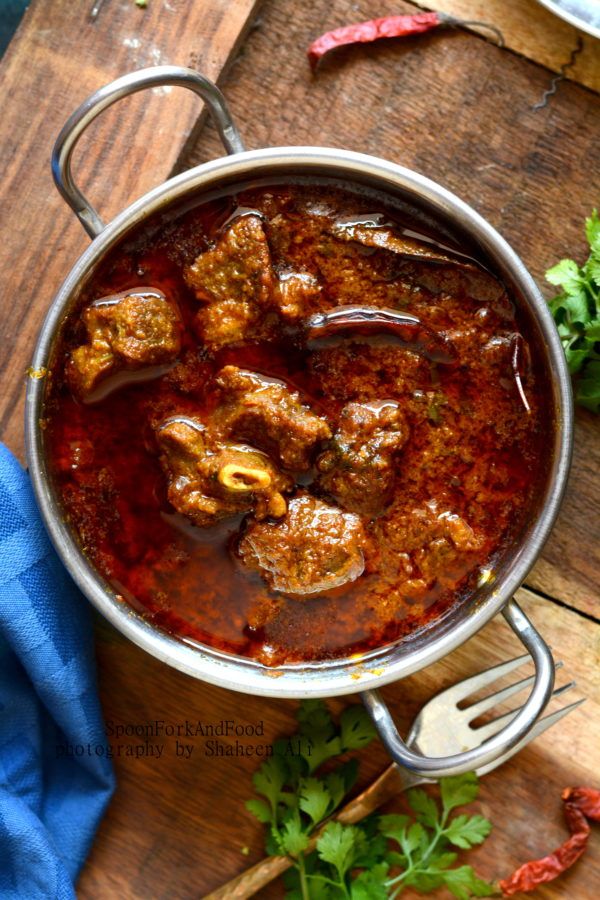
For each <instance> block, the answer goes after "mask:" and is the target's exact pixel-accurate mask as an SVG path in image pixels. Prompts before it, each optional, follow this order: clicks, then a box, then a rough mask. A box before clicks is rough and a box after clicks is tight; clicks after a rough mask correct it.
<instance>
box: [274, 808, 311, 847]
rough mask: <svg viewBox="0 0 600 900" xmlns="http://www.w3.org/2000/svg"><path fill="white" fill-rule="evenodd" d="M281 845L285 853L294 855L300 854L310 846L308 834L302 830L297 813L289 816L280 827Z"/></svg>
mask: <svg viewBox="0 0 600 900" xmlns="http://www.w3.org/2000/svg"><path fill="white" fill-rule="evenodd" d="M279 846H280V847H281V850H282V851H283V853H284V854H286V855H288V856H293V857H297V856H299V855H300V854H301V853H303V852H304V850H306V848H307V847H308V835H307V834H306V832H304V831H303V830H302V823H301V821H300V818H299V817H298V816H297V815H296V816H293V817H291V818H289V819H288V820H287V822H286V823H285V824H284V825H283V826H282V827H281V828H280V829H279Z"/></svg>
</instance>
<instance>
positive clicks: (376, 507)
mask: <svg viewBox="0 0 600 900" xmlns="http://www.w3.org/2000/svg"><path fill="white" fill-rule="evenodd" d="M407 439H408V426H407V424H406V419H405V418H404V415H403V413H402V411H401V409H400V407H399V405H398V404H397V403H395V402H394V401H393V400H382V401H375V402H371V403H348V404H347V405H346V406H345V407H344V408H343V409H342V412H341V415H340V421H339V425H338V428H337V430H336V432H335V434H334V436H333V440H332V441H331V445H330V447H329V448H328V449H327V450H326V451H325V453H323V454H322V455H321V456H320V457H319V459H318V460H317V468H318V470H319V472H320V476H319V481H318V483H319V486H320V488H321V489H322V490H324V491H326V492H327V493H328V494H329V495H330V496H332V497H334V498H335V500H336V501H337V502H338V503H339V504H340V506H343V507H344V508H345V509H351V510H353V511H354V512H358V513H362V514H365V515H371V516H372V515H377V514H380V513H382V512H383V510H384V509H385V508H386V506H388V505H389V503H391V501H392V499H393V494H394V481H395V474H396V464H395V455H396V454H397V452H398V451H399V450H401V449H402V447H403V446H404V444H405V443H406V441H407Z"/></svg>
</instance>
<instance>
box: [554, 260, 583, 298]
mask: <svg viewBox="0 0 600 900" xmlns="http://www.w3.org/2000/svg"><path fill="white" fill-rule="evenodd" d="M546 281H549V282H550V284H555V285H558V286H559V287H561V288H562V289H563V290H564V291H565V292H566V293H568V294H570V293H572V292H573V291H577V290H579V286H580V284H581V275H580V272H579V266H578V265H577V263H576V262H575V261H574V260H572V259H561V261H560V262H559V263H557V264H556V265H555V266H552V268H551V269H548V271H547V272H546Z"/></svg>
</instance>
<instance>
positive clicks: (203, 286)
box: [184, 215, 274, 349]
mask: <svg viewBox="0 0 600 900" xmlns="http://www.w3.org/2000/svg"><path fill="white" fill-rule="evenodd" d="M184 277H185V280H186V282H187V284H188V285H189V286H190V287H191V288H192V289H193V290H194V291H195V293H196V296H197V298H198V300H200V301H201V302H202V303H203V304H204V305H203V308H202V309H201V310H200V312H199V313H198V317H197V321H198V326H199V331H200V334H201V336H202V338H203V340H204V342H205V343H206V345H207V346H208V347H210V348H212V349H215V348H218V347H221V346H224V345H225V344H231V343H234V342H236V341H242V340H244V339H246V338H248V337H251V336H252V333H253V330H254V328H255V326H256V325H257V323H258V322H259V320H260V318H261V316H262V315H263V314H264V311H265V309H266V308H267V307H268V306H269V305H270V304H271V303H272V296H273V289H274V278H273V269H272V267H271V253H270V251H269V245H268V243H267V238H266V235H265V231H264V228H263V223H262V220H261V218H260V216H258V215H244V216H240V217H239V218H237V219H235V220H234V221H233V222H232V224H231V225H230V226H229V228H227V230H226V231H225V233H224V234H223V236H222V237H221V239H220V240H219V242H218V243H217V245H216V247H214V248H213V249H212V250H207V251H206V253H201V254H200V256H198V258H197V259H196V260H195V262H193V263H192V265H191V266H188V267H187V268H186V269H185V271H184Z"/></svg>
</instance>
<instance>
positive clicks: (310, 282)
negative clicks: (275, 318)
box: [275, 272, 321, 321]
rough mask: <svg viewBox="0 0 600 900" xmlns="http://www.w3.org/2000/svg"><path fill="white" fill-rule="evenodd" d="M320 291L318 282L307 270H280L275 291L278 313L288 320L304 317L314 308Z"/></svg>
mask: <svg viewBox="0 0 600 900" xmlns="http://www.w3.org/2000/svg"><path fill="white" fill-rule="evenodd" d="M320 293H321V286H320V284H319V282H318V281H317V279H316V278H315V276H314V275H311V274H310V273H309V272H281V273H280V274H279V280H278V282H277V290H276V292H275V300H276V303H277V307H278V309H279V313H280V314H281V316H282V317H283V318H284V319H288V320H290V321H297V320H298V319H301V318H303V317H306V316H308V315H309V314H310V312H311V311H312V310H313V309H314V307H315V301H316V300H317V299H318V297H319V296H320Z"/></svg>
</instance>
